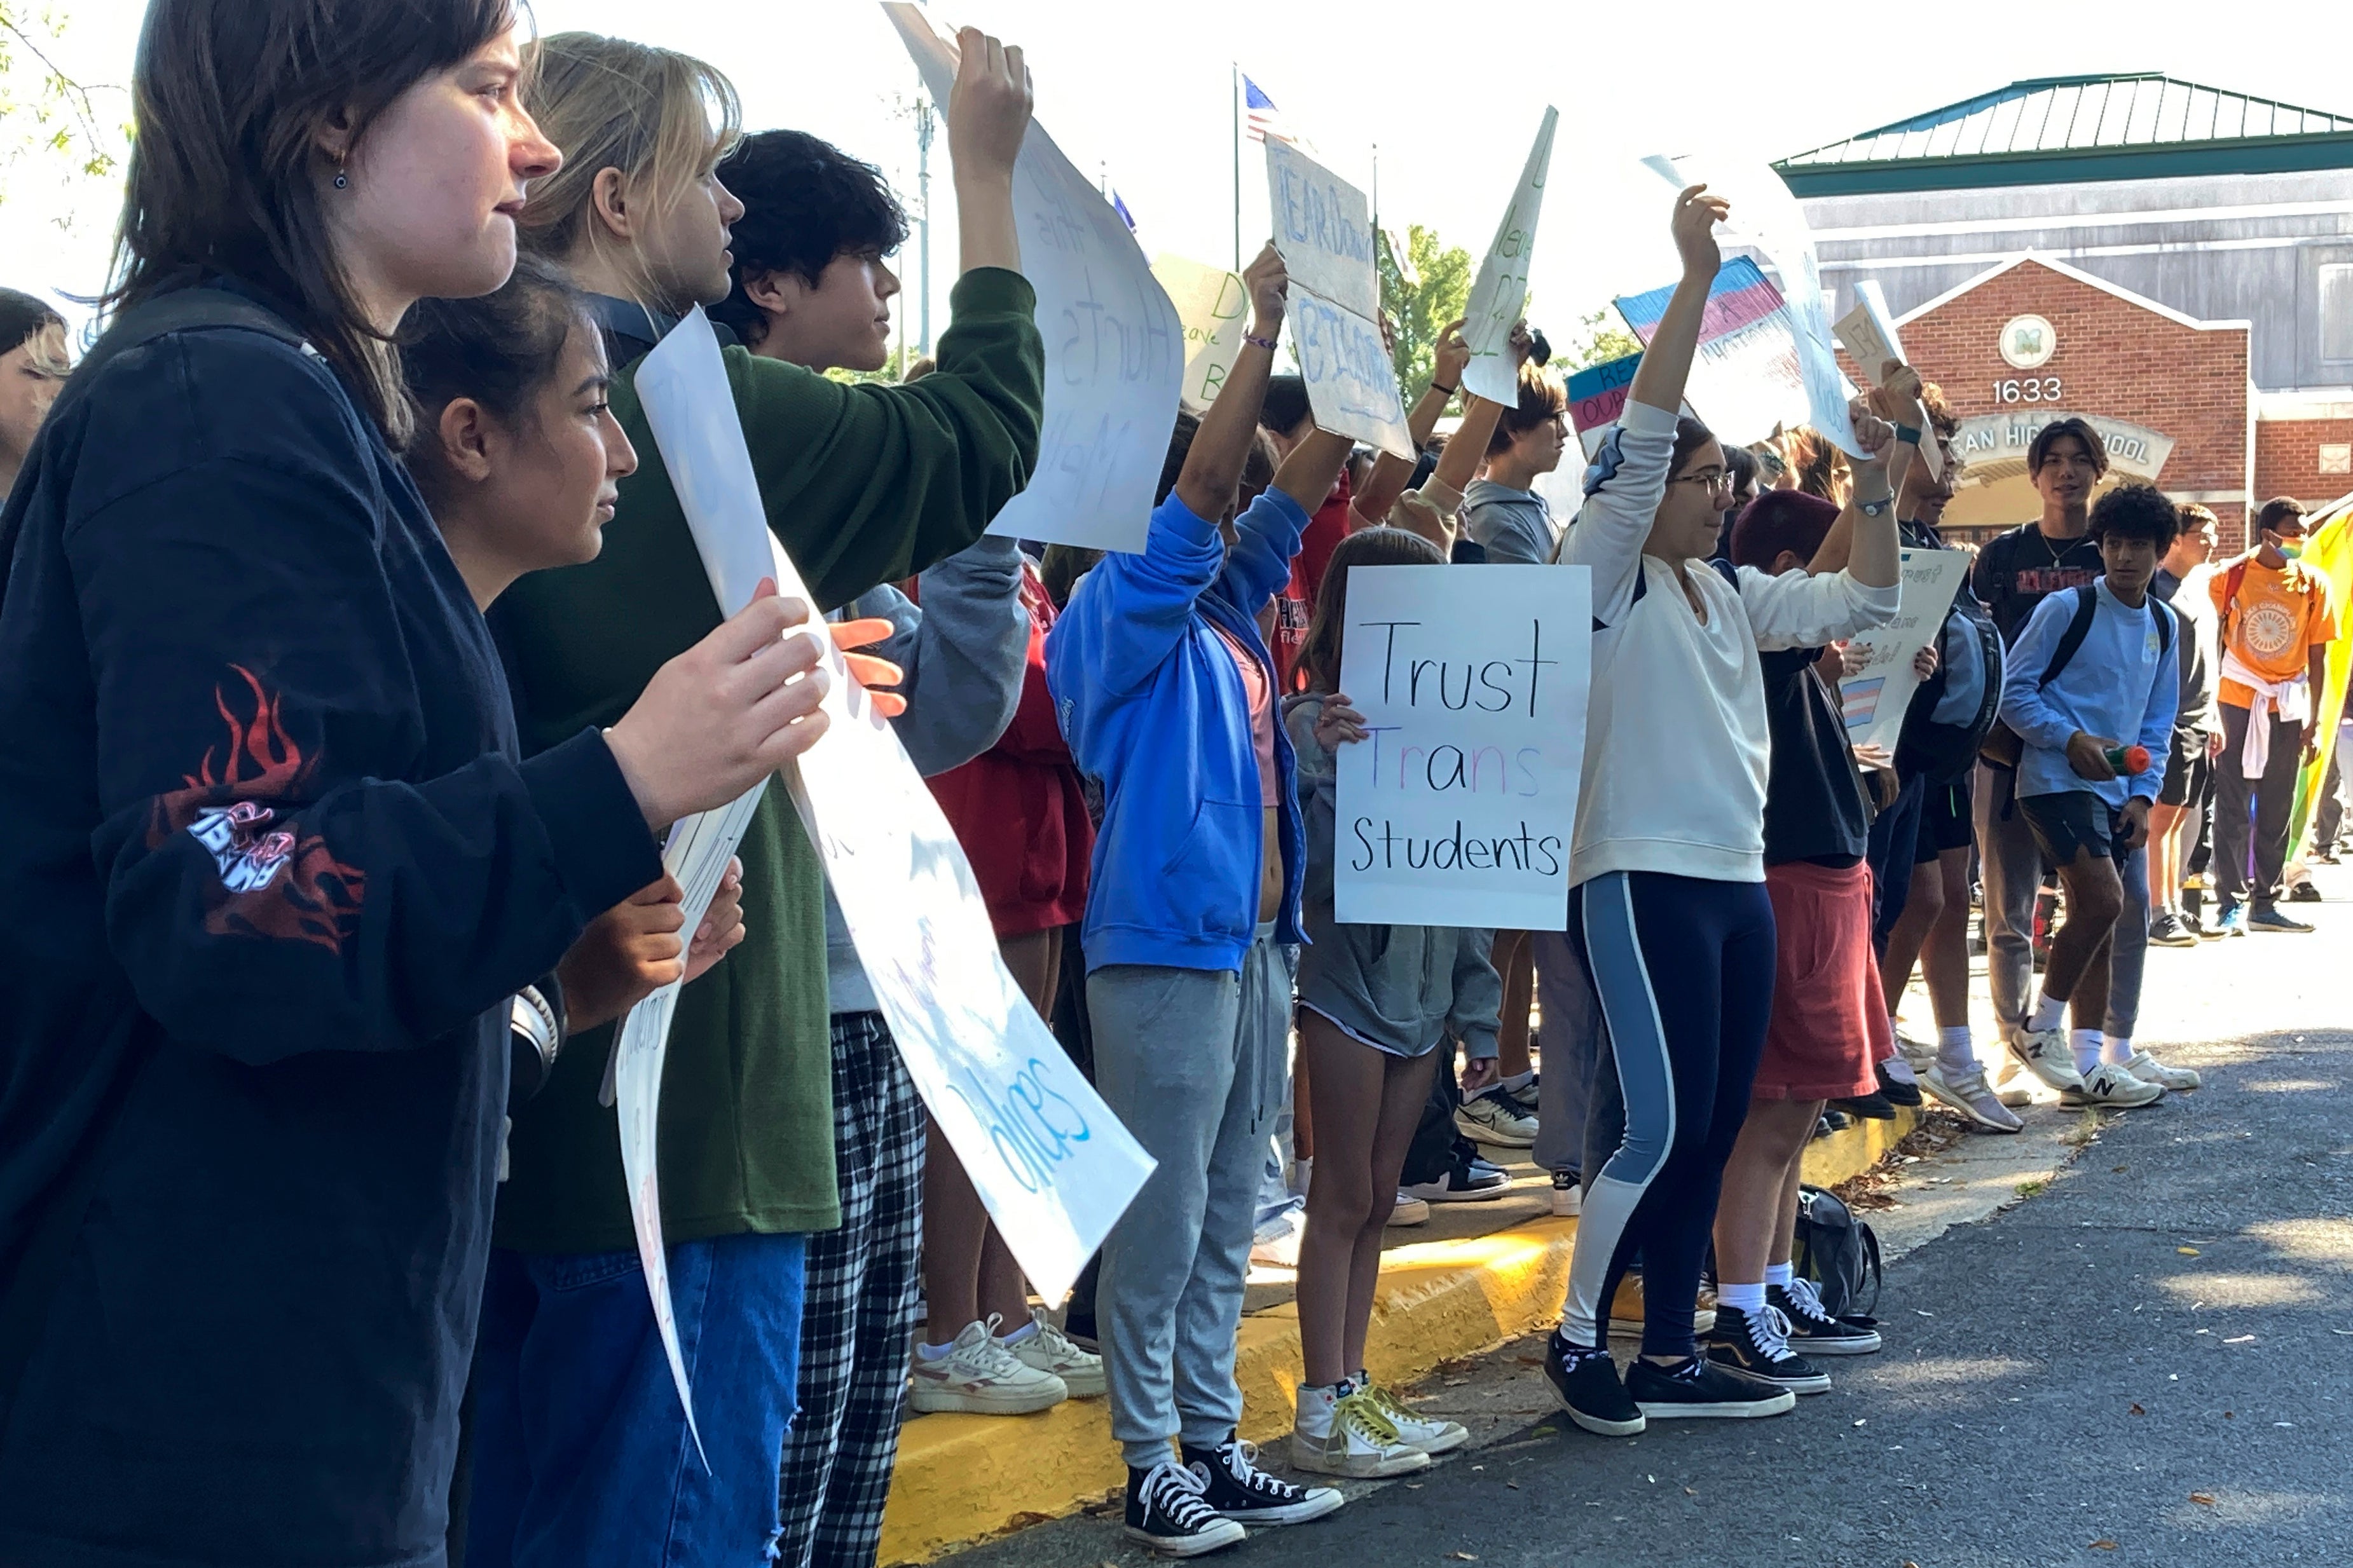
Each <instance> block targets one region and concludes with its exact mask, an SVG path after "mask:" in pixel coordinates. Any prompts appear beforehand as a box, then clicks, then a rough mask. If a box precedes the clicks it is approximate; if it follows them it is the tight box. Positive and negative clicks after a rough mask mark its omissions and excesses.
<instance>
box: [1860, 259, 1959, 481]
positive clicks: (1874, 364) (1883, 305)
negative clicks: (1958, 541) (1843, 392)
mask: <svg viewBox="0 0 2353 1568" xmlns="http://www.w3.org/2000/svg"><path fill="white" fill-rule="evenodd" d="M1837 331H1838V338H1839V342H1842V343H1844V344H1845V345H1846V352H1847V353H1849V354H1851V355H1852V356H1853V359H1854V363H1855V365H1856V367H1857V368H1858V369H1860V370H1861V371H1862V379H1863V380H1864V381H1866V382H1868V383H1870V384H1871V385H1872V386H1873V387H1874V388H1876V387H1877V386H1878V385H1879V384H1881V382H1882V381H1883V379H1884V378H1883V376H1882V375H1881V374H1880V369H1881V367H1882V366H1883V365H1884V364H1885V363H1887V362H1888V361H1889V360H1894V362H1895V363H1898V364H1909V363H1912V362H1911V361H1909V360H1908V359H1906V358H1905V357H1904V342H1903V340H1902V339H1901V338H1898V337H1897V336H1896V335H1895V318H1894V316H1892V315H1890V314H1889V313H1888V310H1887V296H1886V294H1885V293H1883V291H1882V290H1881V289H1880V287H1879V279H1876V278H1866V279H1862V281H1861V282H1859V283H1857V284H1856V285H1855V286H1854V309H1853V310H1849V311H1848V312H1847V313H1846V314H1845V315H1843V316H1841V317H1840V318H1839V321H1838V327H1837ZM1920 460H1921V461H1922V462H1923V463H1925V464H1926V465H1927V468H1928V477H1929V478H1930V479H1943V478H1944V477H1945V454H1944V453H1943V452H1942V451H1941V450H1940V449H1939V448H1938V446H1937V443H1936V437H1934V436H1933V435H1931V434H1930V433H1928V432H1926V431H1923V432H1921V437H1920Z"/></svg>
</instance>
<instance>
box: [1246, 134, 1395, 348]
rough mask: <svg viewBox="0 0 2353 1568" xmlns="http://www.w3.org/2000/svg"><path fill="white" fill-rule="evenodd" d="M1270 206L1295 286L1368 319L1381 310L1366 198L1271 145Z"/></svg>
mask: <svg viewBox="0 0 2353 1568" xmlns="http://www.w3.org/2000/svg"><path fill="white" fill-rule="evenodd" d="M1266 192H1267V202H1268V205H1269V207H1270V208H1271V212H1272V214H1273V217H1274V248H1275V250H1276V251H1277V252H1278V253H1279V254H1280V255H1281V256H1282V265H1283V268H1284V269H1285V270H1286V271H1288V272H1289V273H1290V274H1291V283H1292V287H1293V288H1294V289H1306V290H1307V291H1308V292H1309V293H1311V294H1320V295H1322V296H1323V297H1324V299H1326V300H1330V301H1331V302H1332V303H1333V304H1335V305H1337V306H1339V307H1340V308H1341V309H1342V310H1353V311H1355V312H1356V314H1357V315H1359V316H1363V317H1365V318H1366V319H1367V320H1370V319H1372V318H1373V317H1376V316H1378V315H1379V314H1380V310H1381V286H1380V279H1379V278H1378V277H1377V275H1376V273H1375V271H1374V268H1373V211H1372V204H1371V203H1370V202H1368V201H1366V199H1365V193H1364V192H1362V191H1360V190H1358V189H1356V186H1354V185H1352V184H1348V182H1347V181H1345V180H1344V179H1342V178H1340V176H1339V175H1337V174H1334V173H1332V171H1330V170H1329V169H1326V168H1325V167H1324V165H1323V164H1321V163H1317V162H1316V161H1315V160H1314V159H1313V158H1310V157H1309V156H1308V155H1307V154H1306V153H1302V152H1301V151H1300V150H1299V149H1298V148H1296V147H1293V146H1289V145H1286V144H1285V143H1283V142H1277V141H1276V140H1274V139H1273V138H1272V137H1269V138H1267V142H1266Z"/></svg>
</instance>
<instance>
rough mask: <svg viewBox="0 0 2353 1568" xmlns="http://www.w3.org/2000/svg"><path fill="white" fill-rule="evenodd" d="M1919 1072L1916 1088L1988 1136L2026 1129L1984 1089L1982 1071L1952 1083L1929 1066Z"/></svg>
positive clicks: (1932, 1066) (1939, 1071)
mask: <svg viewBox="0 0 2353 1568" xmlns="http://www.w3.org/2000/svg"><path fill="white" fill-rule="evenodd" d="M1919 1072H1920V1087H1921V1088H1922V1089H1925V1090H1926V1091H1927V1093H1928V1094H1929V1095H1931V1096H1932V1097H1934V1099H1935V1100H1936V1103H1937V1104H1939V1105H1943V1106H1947V1107H1949V1108H1950V1109H1952V1110H1957V1111H1959V1112H1960V1113H1961V1114H1962V1115H1963V1116H1966V1117H1968V1119H1969V1121H1971V1122H1973V1123H1975V1124H1976V1125H1977V1126H1979V1127H1982V1128H1984V1129H1986V1130H1987V1131H1989V1132H2015V1131H2019V1129H2021V1128H2022V1127H2024V1126H2025V1125H2026V1123H2025V1122H2023V1121H2020V1120H2019V1119H2018V1115H2017V1113H2016V1112H2015V1111H2013V1110H2010V1107H2009V1106H2008V1105H2007V1104H2005V1103H2004V1102H2003V1100H2002V1098H2001V1097H2000V1095H1998V1094H1996V1093H1994V1091H1993V1090H1992V1089H1991V1088H1989V1086H1988V1085H1987V1083H1986V1076H1985V1069H1984V1068H1971V1069H1969V1071H1968V1072H1967V1073H1966V1074H1964V1075H1962V1076H1961V1077H1959V1078H1955V1079H1947V1077H1946V1076H1945V1071H1944V1069H1943V1068H1939V1067H1936V1066H1935V1065H1933V1064H1932V1065H1930V1066H1927V1067H1924V1068H1920V1069H1919Z"/></svg>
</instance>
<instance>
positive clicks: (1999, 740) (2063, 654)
mask: <svg viewBox="0 0 2353 1568" xmlns="http://www.w3.org/2000/svg"><path fill="white" fill-rule="evenodd" d="M2060 592H2062V593H2064V594H2073V595H2075V610H2074V613H2073V615H2071V616H2068V617H2067V629H2066V630H2065V631H2063V632H2061V633H2060V634H2059V646H2058V647H2054V648H2052V650H2051V662H2050V663H2049V664H2046V665H2044V666H2043V667H2042V675H2041V676H2039V677H2038V678H2036V679H2035V682H2034V684H2035V685H2037V686H2048V685H2050V684H2051V683H2052V681H2054V680H2056V679H2059V673H2060V671H2062V670H2063V669H2065V668H2067V667H2068V666H2069V665H2070V664H2072V663H2073V662H2074V659H2075V650H2076V649H2078V648H2080V647H2083V646H2084V638H2085V637H2090V636H2091V635H2092V617H2093V616H2094V615H2097V614H2098V613H2099V608H2100V585H2099V584H2097V583H2087V584H2084V586H2083V587H2080V588H2063V589H2061V590H2060ZM2148 607H2149V610H2150V612H2151V613H2152V614H2153V615H2154V616H2156V617H2157V651H2158V657H2159V658H2163V657H2164V655H2165V650H2166V649H2168V648H2169V647H2172V646H2173V606H2172V605H2168V604H2167V603H2166V602H2165V601H2164V600H2162V599H2160V598H2158V596H2157V595H2154V594H2151V595H2149V596H2148ZM2025 751H2026V742H2025V741H2024V740H2023V739H2022V738H2021V736H2020V735H2019V733H2018V731H2015V730H2013V729H2011V728H2010V726H2009V725H2008V724H2005V723H2002V722H2000V721H1995V723H1994V726H1993V728H1992V729H1990V730H1989V731H1986V738H1985V743H1984V744H1983V745H1981V746H1979V747H1978V756H1980V757H1982V758H1983V759H1984V760H1985V761H1986V762H1988V763H1991V764H1992V765H1993V766H1995V767H1997V768H2000V769H2002V770H2004V771H2005V772H2007V771H2011V770H2014V769H2016V768H2017V766H2018V759H2019V758H2020V756H2021V755H2022V754H2023V753H2024V752H2025Z"/></svg>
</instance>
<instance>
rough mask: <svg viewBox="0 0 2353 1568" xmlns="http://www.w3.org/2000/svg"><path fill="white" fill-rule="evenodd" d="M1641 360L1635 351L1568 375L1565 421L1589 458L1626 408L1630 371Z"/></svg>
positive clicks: (1632, 380)
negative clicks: (1574, 432)
mask: <svg viewBox="0 0 2353 1568" xmlns="http://www.w3.org/2000/svg"><path fill="white" fill-rule="evenodd" d="M1641 363H1642V356H1641V354H1638V353H1634V354H1628V355H1627V356H1626V357H1625V358H1623V359H1613V360H1610V361H1608V362H1607V363H1602V364H1596V365H1588V366H1587V367H1586V368H1585V369H1583V370H1580V371H1578V372H1577V373H1576V374H1573V375H1571V376H1570V377H1569V378H1568V423H1569V425H1570V426H1571V427H1572V428H1574V429H1575V430H1576V431H1577V441H1578V443H1579V444H1580V445H1581V446H1583V447H1584V448H1585V455H1586V457H1587V458H1588V459H1590V458H1592V456H1593V454H1594V453H1596V452H1598V451H1599V450H1600V449H1601V437H1602V436H1603V434H1604V433H1605V432H1607V431H1608V430H1609V426H1612V425H1615V424H1617V423H1618V416H1619V415H1620V414H1622V413H1624V412H1625V409H1626V395H1627V394H1628V393H1629V392H1630V391H1632V390H1633V387H1634V372H1635V370H1636V368H1637V367H1639V366H1640V365H1641Z"/></svg>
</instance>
